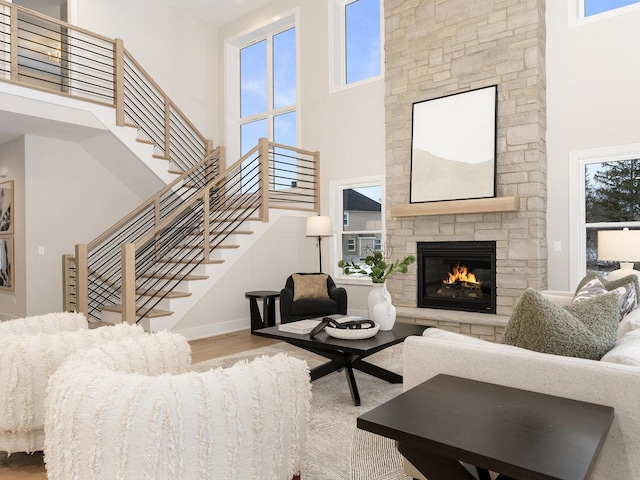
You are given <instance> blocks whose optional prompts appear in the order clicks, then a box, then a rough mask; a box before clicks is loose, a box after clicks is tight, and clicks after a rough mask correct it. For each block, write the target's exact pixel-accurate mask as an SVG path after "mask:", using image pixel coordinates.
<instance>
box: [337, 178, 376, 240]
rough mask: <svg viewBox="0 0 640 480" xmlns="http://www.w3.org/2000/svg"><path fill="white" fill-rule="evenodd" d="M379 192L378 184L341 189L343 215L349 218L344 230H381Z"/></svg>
mask: <svg viewBox="0 0 640 480" xmlns="http://www.w3.org/2000/svg"><path fill="white" fill-rule="evenodd" d="M381 192H382V188H381V187H380V186H377V187H367V188H348V189H345V190H343V191H342V208H343V215H344V214H346V216H348V218H349V221H348V224H346V225H344V227H343V230H344V231H349V232H355V231H363V230H374V231H375V230H382V205H381V198H380V197H381Z"/></svg>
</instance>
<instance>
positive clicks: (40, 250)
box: [38, 247, 44, 255]
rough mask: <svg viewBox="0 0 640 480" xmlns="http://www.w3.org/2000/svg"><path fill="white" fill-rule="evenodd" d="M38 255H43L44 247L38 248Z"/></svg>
mask: <svg viewBox="0 0 640 480" xmlns="http://www.w3.org/2000/svg"><path fill="white" fill-rule="evenodd" d="M38 255H44V247H38Z"/></svg>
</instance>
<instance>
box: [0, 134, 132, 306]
mask: <svg viewBox="0 0 640 480" xmlns="http://www.w3.org/2000/svg"><path fill="white" fill-rule="evenodd" d="M9 168H10V172H12V171H13V167H9ZM22 168H23V169H24V183H23V185H20V187H21V189H19V188H18V182H16V194H17V195H19V196H21V197H22V198H24V203H23V206H21V204H20V202H16V216H17V218H18V219H19V220H18V223H17V225H24V236H23V238H22V241H20V242H17V243H19V244H21V245H23V246H22V248H23V253H22V255H23V257H22V258H23V259H22V260H21V263H20V264H18V263H17V262H18V257H17V258H16V263H17V265H16V266H17V269H16V278H17V279H20V282H21V283H18V285H19V286H21V291H24V292H26V305H24V306H23V307H22V309H20V310H19V311H17V312H12V313H17V314H18V316H24V315H38V314H42V313H46V312H52V311H60V310H61V309H62V274H61V265H62V260H61V259H62V255H63V254H68V253H73V252H74V248H75V244H77V243H88V242H90V241H91V240H93V239H94V238H95V237H97V236H98V235H99V234H100V233H102V232H103V231H105V230H106V229H107V228H108V227H110V226H111V225H113V224H114V223H115V222H116V221H117V220H119V219H120V218H122V217H123V216H125V215H126V214H127V213H129V212H130V211H132V210H133V209H134V208H136V207H137V206H138V205H139V204H140V203H141V202H142V201H143V199H141V198H139V197H138V196H136V195H135V194H133V193H132V192H131V190H129V189H127V188H126V187H125V186H124V185H123V184H122V183H121V182H120V181H119V180H118V179H116V178H115V177H114V176H113V175H112V174H111V173H110V172H109V171H108V170H106V169H105V168H104V167H103V166H102V164H100V163H99V162H98V161H97V160H96V159H95V158H93V157H92V156H91V155H89V154H88V153H87V152H86V151H85V150H84V149H83V148H82V147H81V146H80V145H78V144H76V143H73V142H66V141H62V140H55V139H50V138H43V137H36V136H26V137H24V163H23V167H22ZM79 180H80V181H79ZM20 190H21V191H20ZM40 246H42V247H44V249H45V254H44V255H39V254H38V247H40ZM16 253H17V254H18V253H19V252H18V251H17V252H16ZM22 285H24V287H22ZM4 308H5V306H4V305H3V304H2V301H1V300H0V309H2V310H3V311H4Z"/></svg>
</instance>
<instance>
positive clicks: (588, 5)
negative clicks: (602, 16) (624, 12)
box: [584, 0, 640, 17]
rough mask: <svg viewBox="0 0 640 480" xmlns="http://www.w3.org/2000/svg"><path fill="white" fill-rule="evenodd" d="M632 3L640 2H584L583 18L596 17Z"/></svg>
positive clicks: (600, 0) (607, 0)
mask: <svg viewBox="0 0 640 480" xmlns="http://www.w3.org/2000/svg"><path fill="white" fill-rule="evenodd" d="M634 3H640V0H584V16H585V17H589V16H591V15H597V14H598V13H603V12H608V11H609V10H614V9H616V8H621V7H626V6H627V5H633V4H634Z"/></svg>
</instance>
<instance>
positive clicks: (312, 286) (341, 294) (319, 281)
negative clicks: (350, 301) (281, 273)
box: [280, 273, 347, 323]
mask: <svg viewBox="0 0 640 480" xmlns="http://www.w3.org/2000/svg"><path fill="white" fill-rule="evenodd" d="M335 313H339V314H342V315H346V313H347V291H346V290H345V289H344V288H342V287H336V284H335V282H334V281H333V279H332V278H331V277H330V276H329V275H327V274H324V273H295V274H293V275H291V276H290V277H289V278H287V281H286V283H285V286H284V288H283V289H282V290H281V291H280V322H281V323H288V322H295V321H297V320H304V319H305V318H314V317H322V316H324V315H332V314H335Z"/></svg>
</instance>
